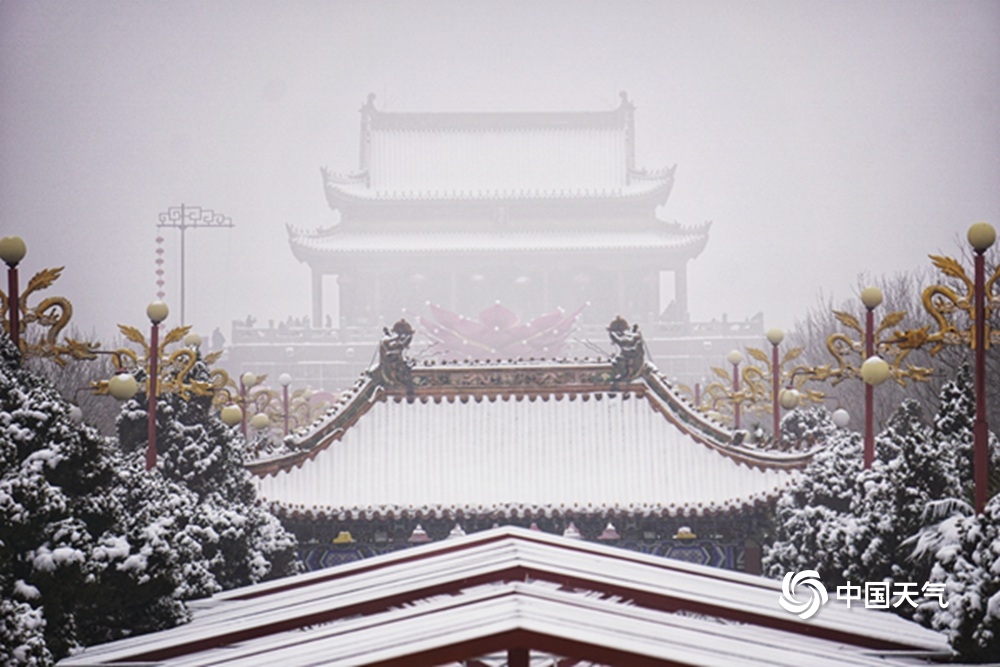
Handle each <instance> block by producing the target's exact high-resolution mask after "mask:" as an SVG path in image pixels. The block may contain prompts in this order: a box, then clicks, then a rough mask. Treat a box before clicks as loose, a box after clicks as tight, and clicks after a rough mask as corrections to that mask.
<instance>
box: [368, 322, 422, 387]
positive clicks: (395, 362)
mask: <svg viewBox="0 0 1000 667" xmlns="http://www.w3.org/2000/svg"><path fill="white" fill-rule="evenodd" d="M382 334H383V335H382V340H381V341H379V345H378V366H376V367H375V368H374V369H373V370H372V373H371V374H372V378H373V379H374V380H375V381H376V382H378V383H379V384H380V385H382V386H383V387H386V388H388V387H392V386H398V385H403V386H404V387H406V393H407V394H412V393H413V366H414V363H415V362H414V361H413V359H410V358H409V355H407V354H406V352H407V350H409V348H410V343H411V342H412V341H413V327H412V326H410V323H409V322H407V321H406V320H405V319H401V320H399V321H398V322H396V323H395V324H393V325H392V330H389V329H387V328H385V327H382Z"/></svg>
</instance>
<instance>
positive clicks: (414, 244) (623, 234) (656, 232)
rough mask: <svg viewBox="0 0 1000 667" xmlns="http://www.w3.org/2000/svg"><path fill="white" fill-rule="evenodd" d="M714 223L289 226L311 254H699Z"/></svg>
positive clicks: (295, 241)
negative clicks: (576, 227) (371, 228)
mask: <svg viewBox="0 0 1000 667" xmlns="http://www.w3.org/2000/svg"><path fill="white" fill-rule="evenodd" d="M709 226H710V225H709V224H705V225H699V226H697V227H682V226H680V225H676V224H674V223H666V222H658V223H657V224H656V226H655V227H651V228H649V229H647V230H634V231H620V230H619V231H565V232H556V231H545V232H504V231H479V232H459V231H453V232H418V231H409V230H405V231H398V232H382V233H378V232H359V231H347V230H345V229H343V228H341V227H340V226H337V227H333V228H329V229H326V230H322V231H319V232H307V231H303V230H300V229H296V228H293V227H289V228H288V235H289V243H290V244H291V246H292V249H293V251H294V252H295V253H296V256H298V257H299V258H300V259H302V258H303V256H305V255H317V254H318V255H328V254H341V253H346V254H354V253H387V252H393V253H426V252H440V253H448V252H490V253H497V252H551V251H559V252H573V251H599V250H637V251H650V252H660V253H682V254H684V255H685V256H695V255H697V254H699V253H700V252H701V251H702V250H703V249H704V247H705V245H706V244H707V243H708V229H709Z"/></svg>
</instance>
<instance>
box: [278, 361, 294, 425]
mask: <svg viewBox="0 0 1000 667" xmlns="http://www.w3.org/2000/svg"><path fill="white" fill-rule="evenodd" d="M278 383H279V384H280V385H281V398H282V413H283V416H284V421H285V435H286V436H287V435H288V416H289V415H288V385H290V384H292V376H291V375H289V374H288V373H282V374H281V375H279V376H278Z"/></svg>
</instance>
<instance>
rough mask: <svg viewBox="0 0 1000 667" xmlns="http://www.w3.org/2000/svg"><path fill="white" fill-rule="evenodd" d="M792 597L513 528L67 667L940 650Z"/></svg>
mask: <svg viewBox="0 0 1000 667" xmlns="http://www.w3.org/2000/svg"><path fill="white" fill-rule="evenodd" d="M780 597H781V585H780V583H779V582H776V581H770V580H766V579H762V578H760V577H756V576H753V575H747V574H744V573H739V572H731V571H725V570H719V569H717V568H711V567H705V566H699V565H693V564H689V563H684V562H682V561H674V560H670V559H663V558H657V557H654V556H648V555H645V554H640V553H636V552H631V551H627V550H623V549H616V548H611V547H606V546H603V545H598V544H594V543H587V542H581V541H579V540H573V539H568V538H564V537H557V536H554V535H548V534H543V533H540V532H537V531H531V530H526V529H521V528H514V527H504V528H497V529H493V530H489V531H483V532H480V533H476V534H474V535H469V536H465V537H461V538H456V539H452V540H447V541H444V542H438V543H433V544H428V545H423V546H418V547H413V548H410V549H407V550H404V551H397V552H393V553H390V554H386V555H382V556H376V557H373V558H370V559H366V560H363V561H358V562H354V563H349V564H346V565H342V566H338V567H335V568H331V569H328V570H319V571H316V572H312V573H308V574H304V575H298V576H295V577H288V578H285V579H280V580H276V581H272V582H268V583H264V584H258V585H255V586H250V587H246V588H241V589H236V590H232V591H228V592H226V593H222V594H220V595H216V596H214V597H213V598H211V599H208V600H205V601H200V602H196V603H194V604H193V607H194V610H193V620H192V621H191V623H189V624H187V625H183V626H179V627H177V628H173V629H170V630H164V631H162V632H156V633H152V634H149V635H144V636H139V637H133V638H129V639H124V640H120V641H116V642H111V643H108V644H104V645H99V646H93V647H89V648H87V649H85V650H84V651H83V652H81V653H78V654H76V655H73V656H71V657H69V658H66V659H65V660H63V661H62V662H61V663H60V665H62V667H88V666H94V667H96V666H98V665H111V664H152V663H155V664H158V665H164V666H168V667H182V666H184V667H200V666H204V665H216V664H225V665H229V666H231V667H237V666H249V665H281V664H285V665H297V666H300V665H318V664H323V665H355V666H360V665H373V664H378V665H409V666H411V667H418V666H422V665H440V664H444V663H448V662H452V661H460V660H468V659H475V658H478V657H480V656H484V655H488V654H491V653H495V652H498V651H500V652H504V651H511V650H524V649H528V650H530V651H531V652H532V653H533V654H534V655H535V656H538V655H539V653H542V654H548V655H552V656H561V657H565V658H570V659H577V660H592V661H597V662H599V663H605V664H629V665H660V664H675V665H699V666H705V665H707V666H711V665H719V666H723V665H725V666H726V667H730V666H735V667H739V666H757V665H772V666H781V665H789V666H791V665H795V666H798V665H805V664H808V665H815V666H818V667H823V666H825V665H829V666H831V667H833V666H834V665H837V666H840V665H857V666H862V665H871V666H874V665H881V666H883V667H886V666H888V665H902V664H913V661H914V660H917V659H931V658H941V657H945V656H948V655H949V653H950V652H949V649H948V645H947V642H946V640H945V639H944V637H943V636H942V635H939V634H937V633H934V632H932V631H930V630H927V629H924V628H921V627H920V626H918V625H916V624H915V623H912V622H909V621H906V620H903V619H901V618H899V617H898V616H895V615H893V614H890V613H883V612H878V611H873V610H869V609H865V608H863V607H859V606H857V605H855V606H854V607H852V608H847V607H846V606H844V605H843V604H842V603H840V602H838V601H836V600H833V599H831V600H830V601H829V602H828V603H826V604H825V605H824V606H822V607H821V608H820V609H819V611H818V612H817V613H816V614H815V615H814V616H812V617H811V618H809V619H808V620H802V619H800V618H799V617H798V616H797V615H794V614H791V613H789V612H787V611H785V610H784V609H783V608H782V607H781V606H780V604H779V598H780Z"/></svg>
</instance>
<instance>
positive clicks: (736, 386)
mask: <svg viewBox="0 0 1000 667" xmlns="http://www.w3.org/2000/svg"><path fill="white" fill-rule="evenodd" d="M726 361H728V362H729V363H731V364H732V365H733V427H734V428H735V429H736V430H737V431H738V430H739V429H740V396H739V393H740V362H741V361H743V355H742V354H740V351H739V350H733V351H732V352H730V353H729V354H727V355H726Z"/></svg>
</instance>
